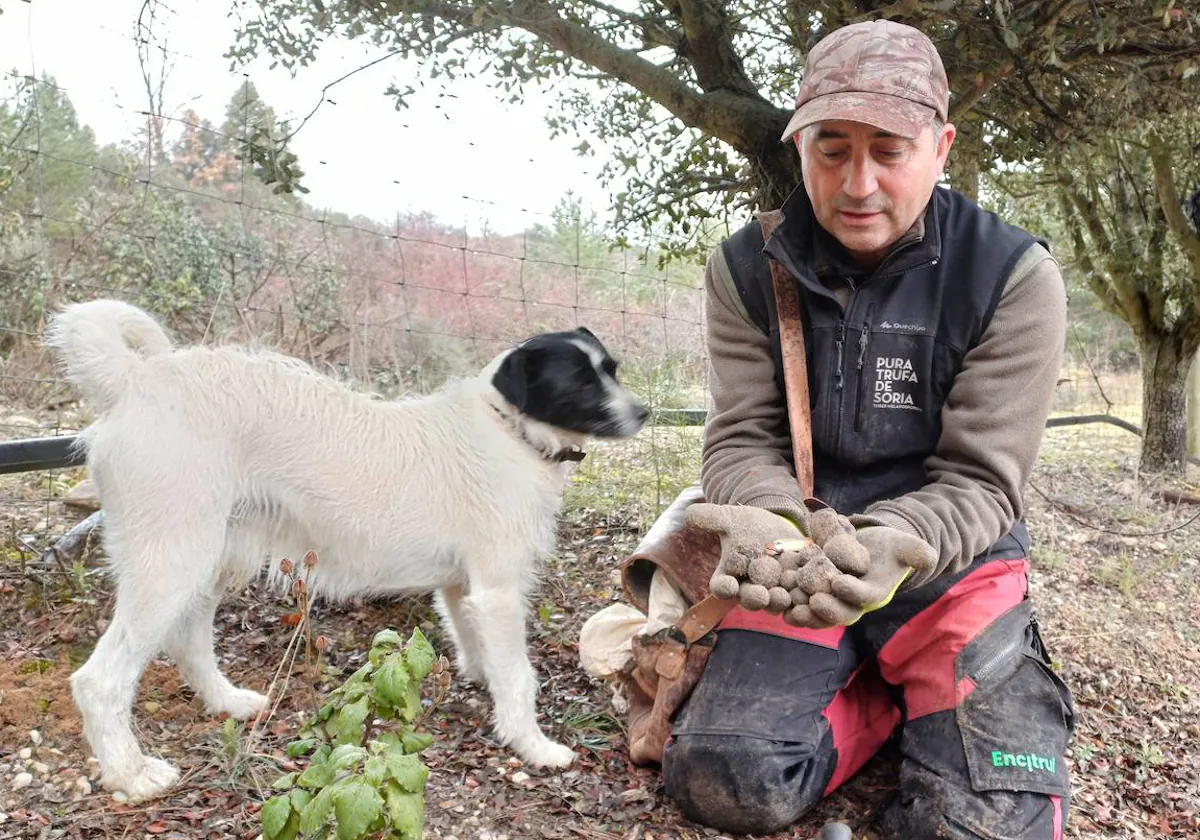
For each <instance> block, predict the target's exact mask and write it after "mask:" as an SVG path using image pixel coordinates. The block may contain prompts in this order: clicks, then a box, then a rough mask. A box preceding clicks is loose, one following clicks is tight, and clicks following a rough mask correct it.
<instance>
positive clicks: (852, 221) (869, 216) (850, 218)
mask: <svg viewBox="0 0 1200 840" xmlns="http://www.w3.org/2000/svg"><path fill="white" fill-rule="evenodd" d="M838 215H839V216H841V218H842V221H843V222H845V223H846V224H847V225H851V226H855V225H869V224H870V223H871V222H873V221H875V220H876V219H878V218H879V217H880V216H882V215H883V214H882V213H881V212H879V211H878V210H839V211H838Z"/></svg>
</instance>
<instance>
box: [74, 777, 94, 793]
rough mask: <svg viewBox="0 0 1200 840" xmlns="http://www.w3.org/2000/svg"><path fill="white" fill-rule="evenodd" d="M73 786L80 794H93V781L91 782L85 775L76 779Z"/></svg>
mask: <svg viewBox="0 0 1200 840" xmlns="http://www.w3.org/2000/svg"><path fill="white" fill-rule="evenodd" d="M73 787H74V788H75V793H76V794H77V795H78V796H91V795H92V783H91V782H89V781H88V780H87V778H85V777H84V776H80V777H79V778H77V779H76V780H75V784H74V785H73Z"/></svg>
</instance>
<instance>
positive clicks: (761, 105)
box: [430, 0, 790, 155]
mask: <svg viewBox="0 0 1200 840" xmlns="http://www.w3.org/2000/svg"><path fill="white" fill-rule="evenodd" d="M432 5H433V9H432V10H431V12H430V13H431V14H434V15H437V16H439V17H440V16H442V12H441V11H440V9H441V8H442V7H443V6H445V5H446V4H443V3H434V4H432ZM490 8H491V10H492V13H493V14H494V15H495V16H496V17H497V19H499V20H500V21H502V22H503V23H505V24H507V25H509V26H513V27H515V28H518V29H522V30H524V31H525V32H528V33H530V34H531V35H534V36H536V37H537V38H539V39H541V40H543V41H545V42H546V43H547V44H549V45H550V46H552V47H554V48H555V49H556V50H558V51H559V52H562V53H563V54H564V55H568V56H571V57H572V58H576V59H578V60H580V61H582V62H584V63H585V64H587V65H590V66H592V67H595V68H596V69H597V70H600V71H602V72H604V73H606V74H608V75H609V76H611V77H613V78H615V79H618V80H620V81H622V82H625V83H626V84H628V85H630V86H631V87H633V88H634V89H636V90H638V91H640V92H641V93H642V94H644V95H646V96H648V97H650V98H651V99H653V100H654V101H655V102H657V103H658V104H659V105H661V106H662V107H663V108H665V109H667V111H669V112H670V113H671V114H672V115H674V116H675V117H677V118H678V119H679V120H680V121H682V122H683V123H684V124H685V125H688V126H690V127H692V128H696V129H699V130H701V131H703V132H705V133H707V134H711V135H712V136H713V137H716V138H717V139H719V140H723V141H724V142H726V143H728V144H729V145H731V146H733V147H734V148H735V149H738V150H739V151H741V152H743V153H748V154H754V155H760V154H761V150H762V147H763V145H765V143H766V142H767V141H768V138H769V137H770V135H771V134H772V133H774V139H775V141H778V135H779V133H780V132H782V130H783V126H784V125H785V124H786V122H787V119H788V117H789V116H790V115H789V114H788V112H787V111H785V110H784V109H782V108H778V107H776V106H775V105H772V104H771V103H770V102H768V101H767V100H766V99H763V98H762V96H761V95H760V94H758V93H757V92H755V91H753V89H752V88H751V90H738V89H736V88H728V87H722V88H719V89H716V90H714V91H712V92H711V93H700V92H697V91H696V90H695V89H694V88H693V87H691V86H690V85H688V84H687V83H685V82H684V81H683V80H681V79H680V78H679V77H678V76H676V75H675V74H674V73H673V72H671V71H669V70H664V69H663V68H661V67H658V66H657V65H655V64H653V63H652V62H649V61H647V60H646V59H644V58H642V57H641V56H639V55H638V54H637V53H635V52H632V51H630V50H625V49H622V48H620V47H618V46H616V45H615V44H613V43H611V42H609V41H606V40H605V39H604V38H602V37H600V36H599V35H597V34H596V32H595V31H594V30H592V29H589V28H587V27H585V26H582V25H580V24H576V23H572V22H570V21H567V20H565V19H563V18H562V16H561V15H559V13H558V10H557V9H556V8H555V7H554V6H553V5H552V4H551V3H549V2H546V1H545V0H518V2H515V3H513V4H512V5H511V6H500V5H493V6H491V7H490ZM743 78H744V74H743ZM745 84H749V82H748V81H747V82H745Z"/></svg>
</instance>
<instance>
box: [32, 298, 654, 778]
mask: <svg viewBox="0 0 1200 840" xmlns="http://www.w3.org/2000/svg"><path fill="white" fill-rule="evenodd" d="M46 341H47V344H48V345H49V346H51V347H53V348H55V349H56V350H57V351H58V353H59V354H60V357H61V361H62V364H63V367H64V370H65V374H66V376H67V378H68V379H70V381H71V382H73V383H75V384H76V385H77V386H78V387H79V388H80V389H81V390H82V392H83V393H84V394H85V395H86V396H87V397H88V398H89V399H90V400H91V402H92V403H93V405H94V406H95V409H96V412H97V416H98V418H99V419H98V420H97V421H96V422H95V423H93V424H92V425H91V426H89V427H88V428H87V429H86V430H85V431H84V432H83V433H82V434H81V435H80V439H81V445H82V446H85V447H86V449H87V463H88V468H89V470H90V473H91V476H92V478H93V479H94V481H95V483H96V486H97V489H98V491H99V495H100V499H101V503H102V505H103V508H104V511H105V516H106V521H105V529H104V545H105V549H106V553H107V555H108V557H109V558H110V562H111V563H112V566H113V569H114V572H115V576H116V582H117V599H116V607H115V612H114V615H113V618H112V623H111V624H110V625H109V627H108V629H107V631H106V632H105V633H104V635H103V636H102V637H101V638H100V641H99V642H98V643H97V645H96V649H95V651H94V652H93V653H92V655H91V657H90V658H89V659H88V661H87V662H86V663H85V664H84V665H83V666H82V667H81V668H80V669H79V670H78V671H77V672H76V673H75V674H73V675H72V677H71V689H72V693H73V695H74V698H75V702H76V704H77V705H78V707H79V709H80V712H81V714H82V717H83V728H84V734H85V735H86V737H87V740H88V743H89V744H90V745H91V748H92V750H93V752H94V753H95V755H96V758H97V759H98V760H99V762H100V766H101V768H102V783H103V785H104V786H105V787H107V788H109V789H110V790H122V791H124V792H125V793H126V794H127V795H128V796H129V797H130V798H132V799H144V798H147V797H151V796H155V795H157V794H158V793H160V792H162V791H163V790H165V789H166V788H168V787H170V786H171V785H172V784H174V782H175V781H176V779H177V778H178V771H177V770H176V769H175V768H174V767H173V766H172V765H171V764H169V763H167V762H165V761H162V760H161V759H157V758H151V757H148V756H146V755H144V754H143V753H142V752H141V750H140V748H139V745H138V742H137V739H136V737H135V736H134V734H133V732H132V730H131V728H130V714H131V706H132V702H133V698H134V696H135V692H136V689H137V684H138V681H139V679H140V677H141V673H142V670H143V668H144V667H145V665H146V662H147V661H148V660H149V659H150V658H151V657H153V656H155V655H156V654H157V653H159V652H160V651H165V652H166V653H168V654H169V655H170V656H171V657H172V658H173V659H174V660H175V662H176V663H177V664H178V666H179V668H180V671H181V672H182V674H183V676H184V678H185V679H186V680H187V681H188V683H189V684H190V685H191V686H192V688H193V689H195V691H196V693H197V694H198V695H199V696H200V697H201V699H202V700H203V701H204V703H205V705H206V706H207V708H208V709H209V710H210V711H212V712H214V713H216V712H228V713H229V714H230V715H232V716H234V717H238V718H249V717H253V716H254V715H256V714H257V713H258V712H259V711H261V710H262V709H263V708H264V705H265V698H264V697H263V696H262V695H260V694H258V693H256V692H253V691H249V690H246V689H241V688H237V687H235V686H234V685H233V684H232V683H230V682H229V680H228V679H226V677H225V676H224V675H223V674H222V673H221V672H220V670H218V668H217V663H216V659H215V657H214V654H213V646H212V634H213V614H214V612H215V610H216V607H217V605H218V603H219V601H220V599H221V596H222V594H223V592H224V591H225V590H227V589H228V588H230V587H231V586H237V585H239V584H242V583H244V582H246V581H247V580H248V579H249V578H250V577H251V576H253V575H255V574H257V573H258V572H259V571H260V570H261V569H262V568H263V567H264V565H267V564H268V563H269V568H270V569H272V570H274V569H275V563H274V562H270V561H271V560H272V558H273V559H274V560H277V559H278V558H281V557H284V556H288V557H292V558H299V557H301V556H302V555H303V554H304V553H305V552H306V551H307V550H309V549H314V550H315V551H316V552H317V554H318V556H319V558H320V562H319V563H318V564H317V565H316V566H315V567H314V569H313V570H312V572H311V573H310V580H309V581H308V585H309V586H310V587H311V589H312V591H313V592H314V594H316V595H318V596H321V597H325V598H332V599H336V598H344V597H346V596H349V595H352V594H374V593H423V592H429V591H434V590H436V591H437V598H436V601H437V607H438V612H439V613H440V615H441V616H442V619H443V622H444V626H445V628H446V629H447V631H448V633H449V635H450V636H451V638H452V639H453V641H454V646H455V648H456V653H457V662H458V667H459V669H460V670H461V672H462V674H463V675H464V676H465V677H467V678H470V679H474V680H478V681H482V682H483V683H485V684H486V686H487V688H488V689H489V692H490V695H491V698H492V703H493V706H494V709H495V724H496V730H497V734H498V735H499V737H500V738H501V740H503V741H504V742H505V743H506V744H508V745H510V746H511V748H512V749H514V750H515V751H516V752H517V754H519V755H520V756H521V757H522V758H523V759H524V760H526V761H528V762H530V763H531V764H534V765H541V766H551V767H561V766H565V765H567V764H569V763H570V762H571V760H572V759H573V758H574V753H573V752H572V751H571V749H570V748H569V747H567V746H564V745H562V744H558V743H555V742H554V741H551V740H550V739H549V738H547V737H546V736H545V735H544V734H543V733H542V731H541V730H540V729H539V727H538V724H537V721H536V717H535V714H536V711H535V698H536V694H537V689H538V686H537V682H536V678H535V675H534V670H533V667H532V665H531V664H530V662H529V659H528V654H527V651H526V640H525V618H526V598H527V595H528V594H529V592H530V589H531V586H532V584H533V582H534V575H535V571H536V568H537V564H538V561H539V560H540V559H541V557H542V556H543V555H544V554H545V553H546V552H548V551H549V550H550V549H551V548H552V547H553V545H554V537H555V529H556V523H557V515H558V513H559V510H560V505H561V500H562V492H563V489H564V484H565V481H566V478H567V472H568V469H569V465H568V464H567V463H566V462H568V461H578V460H579V458H581V457H582V451H581V449H580V446H581V444H583V443H584V442H585V441H586V440H587V439H588V438H589V437H607V438H623V437H629V436H631V435H634V434H636V433H637V432H638V431H639V430H640V429H641V427H642V426H643V424H644V422H645V420H646V417H647V414H648V411H647V409H646V407H645V406H644V405H642V404H641V403H640V402H638V401H637V400H636V399H635V398H634V397H633V396H632V395H631V394H630V393H629V392H627V391H626V390H624V389H623V388H622V387H621V386H620V385H618V384H617V381H616V379H615V376H614V374H615V371H616V364H615V363H614V362H613V360H612V358H611V357H610V356H609V354H608V352H607V351H606V350H605V349H604V347H603V345H602V344H601V343H600V341H599V340H598V339H596V337H595V336H594V335H592V334H591V333H590V332H589V331H587V330H586V329H579V330H576V331H572V332H561V333H550V334H545V335H540V336H536V337H534V338H532V339H530V340H528V341H526V342H524V343H523V344H521V345H519V346H517V347H516V348H514V349H512V350H509V351H506V352H504V353H502V354H500V355H499V356H497V357H496V359H494V360H493V361H492V362H491V364H489V365H488V366H487V367H486V368H485V369H484V370H483V372H482V373H481V374H480V375H479V376H478V377H477V378H472V379H466V380H462V381H459V382H457V383H454V384H452V385H450V386H448V387H447V388H445V389H444V390H442V391H441V392H439V393H436V394H434V395H432V396H429V397H424V398H420V399H412V400H407V401H397V402H389V401H384V400H380V399H376V398H373V397H371V396H369V395H366V394H362V393H356V392H354V391H351V390H349V389H347V388H345V387H343V386H341V385H339V384H337V383H335V382H334V381H332V380H330V379H328V378H326V377H324V376H321V375H320V374H318V373H316V372H315V371H313V370H312V369H311V368H309V367H307V366H305V365H303V364H302V363H300V362H298V361H296V360H294V359H290V358H288V357H284V356H280V355H276V354H273V353H267V352H247V351H245V350H240V349H235V348H228V347H225V348H218V349H208V348H201V347H192V348H186V349H177V350H176V349H173V348H172V346H171V343H170V341H169V340H168V338H167V336H166V334H165V333H164V332H163V330H162V328H161V327H160V326H159V325H158V324H157V323H156V322H155V321H154V320H153V319H152V318H151V317H150V316H149V315H147V314H146V313H145V312H142V311H141V310H140V309H137V308H136V307H133V306H130V305H128V304H125V303H121V302H119V301H112V300H99V301H93V302H90V303H81V304H75V305H71V306H68V307H66V308H65V309H64V310H63V311H62V312H61V313H60V314H58V316H57V317H55V318H54V320H53V322H52V323H51V325H50V329H49V331H48V334H47V339H46ZM302 565H303V564H297V566H302Z"/></svg>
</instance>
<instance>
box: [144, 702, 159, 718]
mask: <svg viewBox="0 0 1200 840" xmlns="http://www.w3.org/2000/svg"><path fill="white" fill-rule="evenodd" d="M142 708H143V709H144V710H145V712H146V714H148V715H152V714H154V713H155V712H157V711H158V710H159V709H161V708H162V706H161V705H160V704H159V703H156V702H155V701H153V700H147V701H146V702H145V703H143V704H142Z"/></svg>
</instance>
